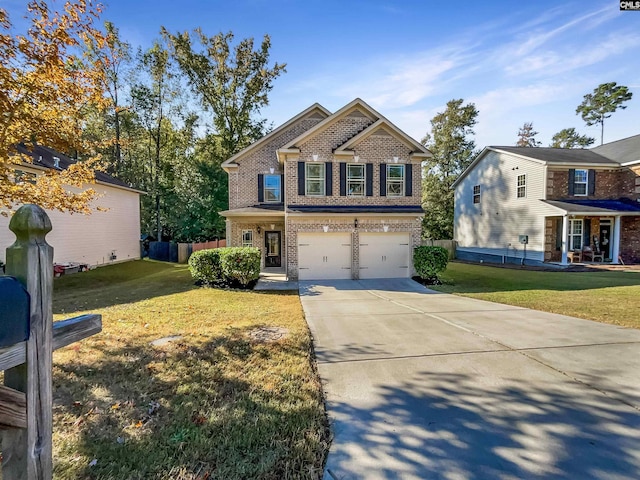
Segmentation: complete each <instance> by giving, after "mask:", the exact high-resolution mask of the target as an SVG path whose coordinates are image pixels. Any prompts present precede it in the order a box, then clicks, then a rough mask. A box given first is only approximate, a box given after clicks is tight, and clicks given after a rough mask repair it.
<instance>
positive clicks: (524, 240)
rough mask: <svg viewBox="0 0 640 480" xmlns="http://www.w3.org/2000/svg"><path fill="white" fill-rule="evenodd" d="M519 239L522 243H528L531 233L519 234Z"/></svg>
mask: <svg viewBox="0 0 640 480" xmlns="http://www.w3.org/2000/svg"><path fill="white" fill-rule="evenodd" d="M518 241H519V242H520V243H521V244H523V245H526V244H527V243H529V235H518Z"/></svg>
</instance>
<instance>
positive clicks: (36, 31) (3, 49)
mask: <svg viewBox="0 0 640 480" xmlns="http://www.w3.org/2000/svg"><path fill="white" fill-rule="evenodd" d="M99 13H100V8H99V6H96V5H94V4H93V2H92V0H75V1H69V2H66V3H65V4H64V5H63V6H60V7H59V8H58V10H54V9H51V8H49V6H48V5H47V3H46V2H45V1H43V0H32V1H30V2H29V3H28V5H27V17H26V18H27V19H28V20H29V27H28V29H27V31H26V32H21V33H18V32H14V28H13V25H12V23H11V21H10V19H9V15H8V13H7V11H6V10H4V9H2V8H0V112H1V114H0V208H2V207H4V209H3V211H4V214H5V215H6V209H11V208H12V207H14V206H17V205H19V204H22V203H35V204H38V205H40V206H41V207H43V208H46V209H58V210H62V211H71V212H83V213H89V212H90V209H89V204H90V202H91V201H92V200H93V199H94V198H95V197H96V192H95V190H93V189H83V188H84V185H85V184H90V183H94V182H95V178H94V173H93V172H94V169H95V168H96V165H95V162H91V161H89V162H77V163H76V164H74V165H72V166H70V167H69V168H68V169H65V170H63V171H53V170H50V171H47V172H45V173H44V174H42V175H38V177H37V181H36V183H35V184H31V183H29V182H20V181H16V178H15V177H16V174H15V171H16V167H18V166H19V165H21V164H22V163H23V162H30V161H31V160H30V158H29V157H28V156H27V155H20V154H19V153H18V150H17V146H18V145H19V144H21V143H22V144H24V145H26V147H27V148H30V146H33V145H35V144H39V145H45V146H47V147H51V148H53V149H55V150H59V151H61V152H72V151H87V149H86V145H82V143H81V142H82V136H81V132H82V111H83V109H85V108H86V107H87V106H88V105H92V104H93V105H96V104H97V105H100V104H102V103H103V102H104V101H105V97H104V95H103V89H102V85H104V80H103V79H102V78H101V75H103V74H102V73H101V72H103V71H104V70H103V69H100V68H96V65H95V64H92V63H91V61H90V60H87V57H86V56H84V55H83V52H84V48H85V45H87V43H88V42H91V43H92V44H93V45H101V44H103V43H104V37H103V35H102V33H101V32H100V31H98V30H97V29H95V28H94V27H93V22H94V21H95V20H96V19H97V18H98V15H99ZM69 186H71V187H76V188H73V189H69ZM70 190H73V191H70Z"/></svg>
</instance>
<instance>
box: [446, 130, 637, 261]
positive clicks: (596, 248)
mask: <svg viewBox="0 0 640 480" xmlns="http://www.w3.org/2000/svg"><path fill="white" fill-rule="evenodd" d="M453 188H455V210H454V211H455V213H454V239H455V240H456V241H457V245H458V247H457V256H458V258H460V259H468V260H475V261H486V262H494V263H500V262H510V263H522V264H525V263H526V264H544V263H558V264H561V265H566V264H568V263H569V261H572V260H573V261H582V260H584V259H591V260H594V259H595V260H602V261H608V262H611V263H619V262H625V263H638V262H640V203H639V200H640V135H636V136H633V137H629V138H626V139H622V140H619V141H617V142H612V143H609V144H605V145H601V146H599V147H596V148H593V149H561V148H536V147H510V146H505V147H500V146H490V147H486V148H485V149H484V150H483V151H482V152H481V153H480V154H479V155H478V156H477V157H476V158H475V159H474V161H473V162H472V163H471V165H470V166H469V167H468V168H467V169H466V170H465V172H464V173H463V174H462V175H461V176H460V178H459V179H458V180H457V181H456V182H455V183H454V185H453ZM590 251H593V252H595V253H596V256H595V258H591V256H590V255H589V253H588V252H590ZM582 252H587V253H586V254H585V255H584V258H583V255H582Z"/></svg>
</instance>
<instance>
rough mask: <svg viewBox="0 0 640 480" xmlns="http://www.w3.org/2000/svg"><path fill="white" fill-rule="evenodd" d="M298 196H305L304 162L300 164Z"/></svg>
mask: <svg viewBox="0 0 640 480" xmlns="http://www.w3.org/2000/svg"><path fill="white" fill-rule="evenodd" d="M298 195H304V162H298Z"/></svg>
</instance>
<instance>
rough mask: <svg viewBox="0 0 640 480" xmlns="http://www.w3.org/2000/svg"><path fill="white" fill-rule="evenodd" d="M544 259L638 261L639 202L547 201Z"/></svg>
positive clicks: (563, 262) (554, 261)
mask: <svg viewBox="0 0 640 480" xmlns="http://www.w3.org/2000/svg"><path fill="white" fill-rule="evenodd" d="M546 203H548V204H550V205H552V206H553V207H555V208H557V209H558V210H561V212H559V213H560V214H559V215H556V216H547V217H545V251H544V260H545V262H550V263H559V264H560V265H568V264H569V263H590V262H591V263H596V262H600V263H610V264H614V265H615V264H619V263H639V262H640V205H638V204H634V203H632V202H631V201H629V202H627V201H613V200H603V201H589V202H588V204H585V203H587V202H581V203H577V202H576V203H573V202H560V201H547V202H546Z"/></svg>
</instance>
